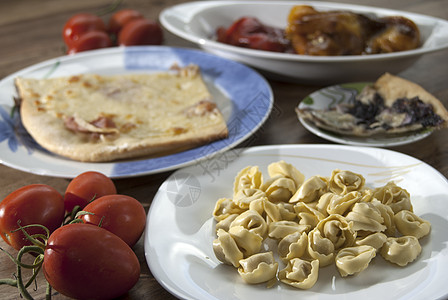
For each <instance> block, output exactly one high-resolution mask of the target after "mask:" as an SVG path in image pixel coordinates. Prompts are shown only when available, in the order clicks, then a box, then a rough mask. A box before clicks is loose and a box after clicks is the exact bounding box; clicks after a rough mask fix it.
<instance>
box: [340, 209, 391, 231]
mask: <svg viewBox="0 0 448 300" xmlns="http://www.w3.org/2000/svg"><path fill="white" fill-rule="evenodd" d="M346 219H347V221H349V222H350V221H351V222H353V229H354V230H356V231H359V230H363V231H369V232H382V231H384V230H386V226H385V225H383V223H384V219H383V217H382V216H381V212H379V211H378V210H377V209H376V207H375V206H373V205H372V204H371V203H369V202H359V203H356V204H355V205H354V206H353V209H352V210H351V212H349V213H348V214H347V217H346Z"/></svg>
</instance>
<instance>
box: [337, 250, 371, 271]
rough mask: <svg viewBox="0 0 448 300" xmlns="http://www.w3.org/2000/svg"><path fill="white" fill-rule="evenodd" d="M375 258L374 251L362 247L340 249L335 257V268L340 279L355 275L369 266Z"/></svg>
mask: <svg viewBox="0 0 448 300" xmlns="http://www.w3.org/2000/svg"><path fill="white" fill-rule="evenodd" d="M375 256H376V249H375V248H373V247H372V246H367V245H362V246H355V247H347V248H344V249H341V250H340V251H339V252H338V254H337V255H336V258H335V261H336V267H337V268H338V270H339V273H340V274H341V276H342V277H346V276H348V275H354V274H357V273H359V272H361V271H363V270H364V269H366V268H367V267H368V266H369V263H370V261H371V260H372V259H373V258H374V257H375Z"/></svg>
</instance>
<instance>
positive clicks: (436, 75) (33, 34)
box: [0, 0, 448, 299]
mask: <svg viewBox="0 0 448 300" xmlns="http://www.w3.org/2000/svg"><path fill="white" fill-rule="evenodd" d="M327 1H330V2H336V1H331V0H327ZM111 2H112V1H109V0H95V1H92V0H76V1H68V0H65V1H63V0H40V1H36V0H1V1H0V43H1V46H0V79H2V78H4V77H6V76H8V75H9V74H11V73H13V72H16V71H19V70H21V69H22V68H25V67H28V66H30V65H33V64H36V63H39V62H41V61H44V60H47V59H50V58H54V57H57V56H61V55H64V53H65V51H66V50H65V48H64V44H63V40H62V35H61V32H62V28H63V26H64V23H65V22H66V21H67V19H68V18H69V17H70V16H72V15H73V14H75V13H79V12H92V13H95V12H98V11H100V10H102V9H104V8H105V7H107V6H109V5H110V4H111ZM181 2H185V1H180V0H124V1H123V2H122V3H121V4H120V6H119V8H132V9H137V10H139V11H141V12H142V13H143V14H144V15H145V16H146V17H148V18H152V19H154V20H156V19H157V18H158V16H159V13H160V12H161V11H162V10H163V9H164V8H166V7H169V6H172V5H175V4H178V3H181ZM344 2H346V3H356V4H361V5H372V6H377V7H384V8H391V9H399V10H404V11H408V12H416V13H421V14H426V15H430V16H434V17H439V18H444V19H448V9H447V6H446V4H447V1H445V0H394V1H390V0H375V1H374V0H346V1H344ZM107 17H108V16H105V18H107ZM164 33H165V40H164V44H165V45H168V46H181V47H191V48H197V46H196V45H194V44H191V43H189V42H186V41H183V40H182V39H180V38H178V37H176V36H174V35H172V34H170V33H168V32H164ZM399 75H400V76H402V77H404V78H407V79H409V80H412V81H414V82H417V83H419V84H420V85H422V86H423V87H425V88H426V89H427V90H428V91H430V92H431V93H433V94H434V95H435V96H436V97H438V98H439V99H441V100H442V102H443V103H444V104H445V106H446V107H448V50H444V51H440V52H437V53H433V54H430V55H426V56H424V57H423V58H421V59H420V60H419V61H418V62H417V63H416V64H415V65H414V66H413V67H412V68H410V69H408V70H406V71H405V72H402V73H400V74H399ZM268 80H269V83H270V84H271V87H272V89H273V92H274V99H275V110H274V112H273V114H272V115H271V116H270V118H269V119H268V120H267V122H266V123H265V124H264V126H262V128H260V129H259V130H258V131H257V132H255V134H254V136H253V137H252V138H251V139H250V142H248V143H245V146H256V145H269V144H328V143H330V142H328V141H326V140H323V139H321V138H319V137H317V136H315V135H313V134H312V133H310V132H308V131H307V130H306V129H305V128H304V127H302V126H301V125H300V123H299V122H298V120H297V117H296V114H295V112H294V107H295V106H296V105H297V104H298V103H299V102H300V100H301V99H303V98H304V97H305V96H306V95H308V94H310V93H311V92H313V91H315V90H317V89H319V88H321V87H322V86H305V85H301V84H295V83H287V82H279V81H275V80H271V79H269V78H268ZM389 149H391V150H395V151H398V152H401V153H404V154H408V155H411V156H413V157H415V158H417V159H420V160H422V161H424V162H426V163H428V164H429V165H431V166H433V167H434V168H435V169H437V170H438V171H439V172H440V173H442V174H443V175H444V176H445V177H448V130H444V131H437V132H434V133H433V134H432V135H430V136H429V137H427V138H425V139H424V140H421V141H418V142H415V143H412V144H409V145H404V146H397V147H390V148H389ZM0 161H1V154H0ZM170 174H171V173H170V172H166V173H161V174H156V175H151V176H141V177H136V178H128V179H117V180H115V183H116V185H117V189H118V192H119V193H122V194H127V195H130V196H132V197H135V198H137V199H138V200H139V201H141V202H142V204H143V205H144V206H145V208H146V209H148V208H149V207H150V205H151V201H152V198H153V196H154V195H155V193H156V191H157V189H158V188H159V186H160V185H161V184H162V182H163V181H164V180H165V179H166V178H167V177H168V176H169V175H170ZM31 183H44V184H49V185H51V186H53V187H55V188H56V189H58V190H59V191H60V192H61V193H63V192H64V190H65V188H66V186H67V184H68V180H67V179H62V178H54V177H47V176H40V175H33V174H29V173H26V172H22V171H19V170H15V169H12V168H10V167H7V166H5V165H3V164H2V165H0V200H1V199H3V198H4V197H6V196H7V195H8V194H9V193H10V192H12V191H14V190H15V189H17V188H19V187H22V186H24V185H27V184H31ZM0 247H1V248H3V249H5V250H7V251H10V252H14V250H13V249H12V248H11V247H9V246H8V245H7V244H6V243H5V242H4V241H3V240H1V241H0ZM134 250H135V252H136V253H137V256H138V258H139V260H140V262H141V277H140V280H139V282H138V283H137V285H136V286H135V287H134V288H133V289H132V290H130V291H129V293H128V294H127V295H125V296H123V297H122V299H174V298H175V297H174V296H172V295H171V294H170V293H169V292H168V291H166V290H165V289H164V288H163V287H162V286H161V285H160V284H159V283H158V282H157V281H156V279H155V278H154V277H153V275H152V274H151V271H150V270H149V268H148V266H147V264H146V261H145V256H144V248H143V238H141V239H140V241H139V242H138V243H137V245H136V246H135V247H134ZM14 273H15V267H14V265H13V263H12V262H11V261H10V260H9V258H7V257H6V255H4V254H3V253H0V278H6V277H11V278H12V276H13V274H14ZM44 280H45V279H44V277H43V275H42V274H41V275H40V276H39V277H38V280H37V288H36V289H35V290H32V289H31V294H32V296H33V297H34V298H35V299H44V298H45V281H44ZM0 299H19V294H18V291H17V290H16V289H15V288H13V287H9V286H0ZM53 299H66V297H64V296H62V295H59V294H57V293H56V292H55V293H54V298H53Z"/></svg>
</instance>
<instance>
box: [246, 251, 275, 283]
mask: <svg viewBox="0 0 448 300" xmlns="http://www.w3.org/2000/svg"><path fill="white" fill-rule="evenodd" d="M239 263H240V267H239V268H238V273H239V274H240V275H241V277H242V278H243V279H244V281H245V282H247V283H250V284H257V283H262V282H267V281H269V280H271V279H273V278H275V276H276V275H277V269H278V263H277V262H276V261H275V260H274V254H273V253H272V252H264V253H256V254H254V255H252V256H249V257H248V258H246V259H242V260H240V261H239Z"/></svg>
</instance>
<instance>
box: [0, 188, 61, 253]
mask: <svg viewBox="0 0 448 300" xmlns="http://www.w3.org/2000/svg"><path fill="white" fill-rule="evenodd" d="M19 220H20V225H21V226H25V225H31V224H40V225H43V226H45V227H47V228H48V229H49V230H50V232H53V231H54V230H56V229H57V228H58V227H60V226H61V225H62V222H63V221H64V201H63V198H62V195H61V194H60V193H59V192H58V191H57V190H55V189H54V188H52V187H51V186H48V185H45V184H31V185H27V186H24V187H21V188H19V189H17V190H15V191H14V192H12V193H11V194H9V195H8V196H6V198H5V199H3V201H2V202H0V234H1V236H2V238H3V239H4V240H5V241H6V243H8V244H9V245H11V246H12V247H13V248H14V249H17V250H20V249H21V248H22V247H23V246H25V245H30V242H29V241H28V240H27V238H26V237H25V235H24V234H23V233H22V231H20V230H19V231H16V232H14V233H11V231H13V230H16V229H17V228H18V227H19V226H18V224H17V222H18V221H19ZM26 232H28V234H30V235H33V234H38V233H39V234H44V233H45V231H44V230H42V229H41V228H37V227H32V228H27V229H26Z"/></svg>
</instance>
